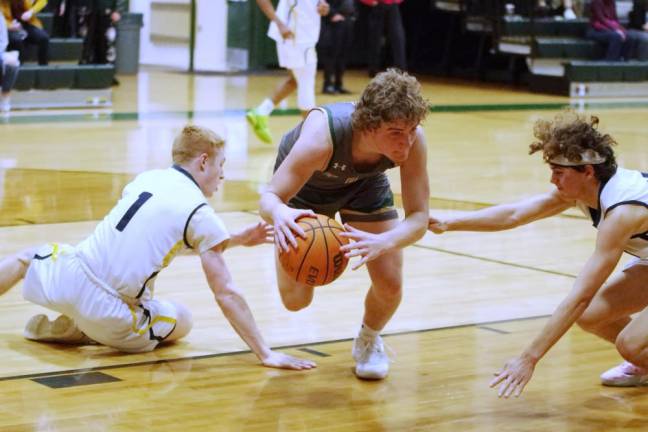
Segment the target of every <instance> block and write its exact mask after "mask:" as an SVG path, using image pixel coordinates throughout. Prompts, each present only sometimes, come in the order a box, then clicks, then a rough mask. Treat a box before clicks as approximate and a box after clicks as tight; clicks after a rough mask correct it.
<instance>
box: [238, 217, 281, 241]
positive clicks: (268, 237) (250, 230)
mask: <svg viewBox="0 0 648 432" xmlns="http://www.w3.org/2000/svg"><path fill="white" fill-rule="evenodd" d="M237 235H238V236H239V237H240V244H241V245H242V246H257V245H260V244H264V243H274V227H273V226H272V225H270V224H269V223H266V222H263V221H261V222H259V223H255V224H253V225H250V226H247V227H245V228H243V230H242V231H241V232H240V233H238V234H237Z"/></svg>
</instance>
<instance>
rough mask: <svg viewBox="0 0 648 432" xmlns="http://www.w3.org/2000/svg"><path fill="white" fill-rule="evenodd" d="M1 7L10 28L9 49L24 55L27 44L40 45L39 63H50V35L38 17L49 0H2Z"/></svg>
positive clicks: (21, 55)
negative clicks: (33, 0) (32, 0)
mask: <svg viewBox="0 0 648 432" xmlns="http://www.w3.org/2000/svg"><path fill="white" fill-rule="evenodd" d="M0 1H2V3H0V8H1V9H2V14H3V15H4V18H5V22H6V24H7V28H8V29H9V49H15V50H17V51H19V52H20V57H21V58H22V57H23V54H24V50H25V44H26V43H29V44H34V45H37V46H38V64H40V65H46V64H48V63H49V35H48V34H47V33H46V32H45V30H43V24H42V23H41V22H40V20H39V19H38V18H37V17H36V14H37V13H38V12H40V11H41V10H42V9H43V8H44V7H45V6H46V5H47V0H37V1H35V2H31V1H29V0H0Z"/></svg>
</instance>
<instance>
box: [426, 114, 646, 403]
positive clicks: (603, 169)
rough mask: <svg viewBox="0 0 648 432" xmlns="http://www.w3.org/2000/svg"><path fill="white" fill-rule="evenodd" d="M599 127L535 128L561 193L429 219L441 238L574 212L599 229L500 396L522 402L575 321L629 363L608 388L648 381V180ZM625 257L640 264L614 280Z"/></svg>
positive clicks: (607, 379) (504, 372) (606, 378)
mask: <svg viewBox="0 0 648 432" xmlns="http://www.w3.org/2000/svg"><path fill="white" fill-rule="evenodd" d="M597 125H598V118H596V117H592V118H591V119H590V121H586V119H584V118H582V117H580V116H577V115H576V114H574V113H571V112H566V113H563V114H560V115H558V116H557V117H556V118H555V119H554V121H544V120H541V121H538V122H537V123H536V125H535V130H534V133H535V137H536V139H537V142H535V143H533V144H532V145H531V153H534V152H537V151H542V153H543V158H544V160H545V162H547V163H548V164H549V167H550V168H551V183H553V184H554V185H555V188H554V189H552V190H551V191H550V192H547V193H546V194H542V195H537V196H534V197H531V198H528V199H525V200H522V201H518V202H515V203H512V204H503V205H498V206H495V207H490V208H486V209H483V210H479V211H476V212H472V213H467V214H465V215H462V216H459V217H456V218H451V219H448V220H440V219H437V218H434V217H431V218H430V221H429V229H430V230H431V231H433V232H435V233H437V234H441V233H443V232H445V231H500V230H505V229H510V228H515V227H517V226H520V225H524V224H527V223H530V222H533V221H535V220H538V219H542V218H546V217H550V216H553V215H556V214H558V213H561V212H563V211H564V210H566V209H568V208H570V207H574V206H575V207H578V208H580V209H581V210H582V211H583V212H584V213H585V214H586V215H587V216H588V217H589V218H591V220H592V222H593V224H594V226H595V227H596V228H597V229H598V234H597V236H596V246H595V248H594V252H593V253H592V255H591V256H590V258H589V259H588V260H587V262H586V263H585V265H584V266H583V268H582V270H581V271H580V272H579V274H578V277H577V278H576V282H574V286H573V288H572V291H571V292H570V293H569V295H568V296H567V297H566V298H565V299H564V300H563V301H562V303H560V305H559V306H558V308H557V309H556V310H555V312H554V313H553V315H552V316H551V318H549V321H548V322H547V324H546V325H545V327H544V329H543V330H542V332H541V333H540V334H539V335H538V336H537V337H536V338H535V339H534V340H533V341H532V342H531V343H530V344H529V345H528V346H527V347H526V349H525V350H524V351H523V352H522V354H521V355H520V356H519V357H515V358H513V359H511V360H510V361H509V362H508V363H506V365H505V366H504V367H503V368H502V369H501V370H500V371H499V372H498V373H497V374H496V376H495V378H494V379H493V381H492V382H491V387H494V386H497V385H499V395H500V396H504V397H509V396H510V395H511V394H514V395H515V396H519V395H520V393H521V392H522V390H523V389H524V387H525V386H526V384H527V382H528V381H529V380H530V379H531V375H532V374H533V371H534V368H535V366H536V364H537V363H538V361H539V360H540V359H541V358H542V357H543V356H544V355H545V354H546V353H547V351H549V349H550V348H551V347H552V346H553V345H554V344H555V343H556V342H558V340H559V339H560V338H561V337H562V336H563V335H564V334H565V333H566V332H567V330H569V328H570V327H571V326H572V325H573V324H574V323H578V324H579V325H580V326H581V327H582V328H583V329H585V330H586V331H588V332H590V333H593V334H595V335H597V336H599V337H601V338H603V339H605V340H607V341H609V342H611V343H613V344H615V345H616V348H617V350H618V352H619V354H621V356H622V357H623V358H624V359H625V360H626V361H625V362H623V363H621V364H620V365H618V366H616V367H614V368H612V369H610V370H608V371H607V372H605V373H603V374H602V375H601V381H602V383H603V384H604V385H610V386H635V385H642V384H646V383H648V337H646V336H647V335H648V309H647V307H648V289H646V283H648V174H644V173H641V172H639V171H632V170H627V169H623V168H618V167H617V164H616V160H615V157H614V151H613V149H612V146H613V145H614V144H616V142H615V141H614V139H613V138H612V137H611V136H610V135H607V134H602V133H600V132H599V131H598V129H597ZM623 252H626V253H629V254H631V255H634V256H635V257H636V258H635V260H634V261H632V262H631V263H630V264H629V265H627V266H626V267H625V268H624V269H623V270H622V271H621V272H620V273H618V274H615V275H613V276H611V277H610V275H611V274H612V271H613V270H614V268H615V267H616V265H617V263H618V262H619V259H620V258H621V255H622V254H623ZM606 281H607V282H606ZM635 313H638V315H637V316H636V317H635V318H632V317H631V315H632V314H635Z"/></svg>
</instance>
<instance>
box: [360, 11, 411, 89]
mask: <svg viewBox="0 0 648 432" xmlns="http://www.w3.org/2000/svg"><path fill="white" fill-rule="evenodd" d="M402 2H403V0H360V3H362V4H364V5H365V6H367V7H368V8H369V11H368V17H367V21H368V22H367V33H368V37H369V40H368V43H367V45H368V52H369V58H368V63H369V76H371V77H373V76H375V75H376V74H377V73H378V71H379V70H380V69H381V66H382V61H381V60H382V55H381V49H382V40H383V35H384V32H385V26H387V35H388V37H389V44H390V45H391V51H392V64H393V65H394V66H396V67H397V68H399V69H401V70H406V69H407V62H406V61H405V29H404V28H403V20H402V19H401V14H400V9H399V7H398V5H400V4H401V3H402Z"/></svg>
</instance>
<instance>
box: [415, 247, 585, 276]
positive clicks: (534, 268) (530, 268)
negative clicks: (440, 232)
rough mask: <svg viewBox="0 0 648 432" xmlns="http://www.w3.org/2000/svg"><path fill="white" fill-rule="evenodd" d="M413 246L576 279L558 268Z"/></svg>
mask: <svg viewBox="0 0 648 432" xmlns="http://www.w3.org/2000/svg"><path fill="white" fill-rule="evenodd" d="M412 247H416V248H420V249H428V250H432V251H435V252H441V253H445V254H448V255H456V256H460V257H464V258H472V259H476V260H479V261H486V262H490V263H495V264H503V265H506V266H509V267H517V268H521V269H525V270H533V271H537V272H542V273H547V274H553V275H557V276H564V277H568V278H571V279H576V275H574V274H571V273H563V272H559V271H556V270H548V269H543V268H540V267H533V266H528V265H524V264H516V263H513V262H510V261H503V260H498V259H494V258H487V257H483V256H479V255H472V254H469V253H464V252H457V251H452V250H449V249H443V248H438V247H434V246H428V245H423V244H419V243H415V244H413V245H412Z"/></svg>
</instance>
